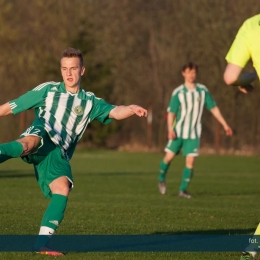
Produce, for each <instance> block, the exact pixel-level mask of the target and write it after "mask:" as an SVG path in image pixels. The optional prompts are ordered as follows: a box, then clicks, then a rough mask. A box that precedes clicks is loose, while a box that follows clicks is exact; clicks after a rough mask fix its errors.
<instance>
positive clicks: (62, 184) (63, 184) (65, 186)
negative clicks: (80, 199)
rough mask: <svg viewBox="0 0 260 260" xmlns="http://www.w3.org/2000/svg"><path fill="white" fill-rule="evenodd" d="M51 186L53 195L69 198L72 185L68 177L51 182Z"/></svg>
mask: <svg viewBox="0 0 260 260" xmlns="http://www.w3.org/2000/svg"><path fill="white" fill-rule="evenodd" d="M49 186H50V189H51V192H52V193H53V194H60V195H64V196H68V195H69V192H70V186H71V184H70V182H69V180H68V179H67V177H65V176H63V177H60V178H58V179H56V180H54V181H53V182H51V183H50V185H49Z"/></svg>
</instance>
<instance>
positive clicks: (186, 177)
mask: <svg viewBox="0 0 260 260" xmlns="http://www.w3.org/2000/svg"><path fill="white" fill-rule="evenodd" d="M192 175H193V169H190V168H187V167H185V168H184V170H183V173H182V180H181V186H180V191H186V190H187V188H188V185H189V183H190V180H191V178H192Z"/></svg>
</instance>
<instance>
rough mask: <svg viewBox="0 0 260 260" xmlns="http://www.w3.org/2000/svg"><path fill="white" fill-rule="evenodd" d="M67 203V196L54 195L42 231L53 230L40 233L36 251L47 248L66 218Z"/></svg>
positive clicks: (46, 212) (44, 218) (35, 246)
mask: <svg viewBox="0 0 260 260" xmlns="http://www.w3.org/2000/svg"><path fill="white" fill-rule="evenodd" d="M67 201H68V197H67V196H64V195H60V194H53V195H52V198H51V201H50V204H49V206H48V208H47V209H46V211H45V213H44V215H43V218H42V222H41V229H40V230H43V231H45V230H46V231H48V230H51V232H50V233H48V232H46V231H45V232H40V234H39V236H38V238H37V241H36V243H35V245H34V249H35V250H37V249H40V248H41V247H44V246H46V244H47V243H48V242H49V240H50V238H51V236H50V235H52V234H53V233H54V232H55V230H56V229H57V228H58V226H59V225H60V223H61V221H62V219H63V217H64V211H65V209H66V206H67Z"/></svg>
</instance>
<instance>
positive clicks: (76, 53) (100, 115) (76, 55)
mask: <svg viewBox="0 0 260 260" xmlns="http://www.w3.org/2000/svg"><path fill="white" fill-rule="evenodd" d="M60 68H61V75H62V78H63V82H46V83H43V84H41V85H39V86H37V87H35V88H34V89H32V90H31V91H28V92H27V93H25V94H24V95H22V96H20V97H18V98H17V99H15V100H12V101H9V102H7V103H5V104H3V105H1V106H0V116H7V115H10V114H18V113H20V112H23V111H25V110H28V109H34V110H35V115H36V119H35V121H34V122H33V123H32V125H31V126H30V127H29V128H28V129H27V130H26V131H25V132H24V133H23V134H22V135H21V136H20V138H19V139H18V140H16V141H12V142H9V143H4V144H1V145H0V163H3V162H4V161H6V160H8V159H11V158H18V157H21V158H22V159H23V160H24V161H25V162H27V163H31V164H33V166H34V169H35V176H36V179H37V182H38V184H39V186H40V188H41V190H42V192H43V194H44V196H45V197H47V198H50V203H49V205H48V207H47V209H46V211H45V213H44V215H43V218H42V221H41V225H40V231H39V236H38V239H37V241H36V243H35V245H34V251H35V252H37V253H40V254H44V255H50V256H63V254H62V253H60V252H56V251H54V250H51V249H49V248H48V247H47V243H48V242H49V239H50V237H51V235H52V234H54V232H55V230H56V229H57V228H58V226H59V225H60V223H61V221H62V219H63V216H64V211H65V209H66V206H67V200H68V195H69V192H70V190H71V189H72V187H73V176H72V172H71V166H70V163H69V160H70V159H71V157H72V155H73V152H74V150H75V147H76V145H77V142H78V141H79V139H80V138H81V136H82V135H83V133H84V131H85V130H86V128H87V126H88V124H89V123H90V122H91V121H92V120H98V121H100V122H101V123H104V124H107V123H110V122H111V121H112V119H116V120H121V119H125V118H127V117H130V116H132V115H137V116H139V117H146V116H147V110H146V109H144V108H142V107H140V106H137V105H129V106H115V105H111V104H108V103H107V102H105V101H104V100H103V99H101V98H97V97H96V96H95V95H94V94H93V93H91V92H86V91H85V90H83V89H82V88H81V85H80V81H81V77H82V76H83V75H84V72H85V67H84V64H83V56H82V53H81V52H80V50H76V49H73V48H67V49H66V50H64V52H63V53H62V56H61V60H60Z"/></svg>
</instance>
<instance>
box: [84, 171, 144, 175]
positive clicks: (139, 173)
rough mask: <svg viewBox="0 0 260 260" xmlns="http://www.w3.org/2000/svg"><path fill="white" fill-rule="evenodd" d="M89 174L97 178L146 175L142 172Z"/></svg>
mask: <svg viewBox="0 0 260 260" xmlns="http://www.w3.org/2000/svg"><path fill="white" fill-rule="evenodd" d="M88 174H91V175H92V174H93V175H95V176H125V175H132V176H133V175H144V173H141V172H134V171H133V172H95V173H93V172H92V173H89V172H88Z"/></svg>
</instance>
